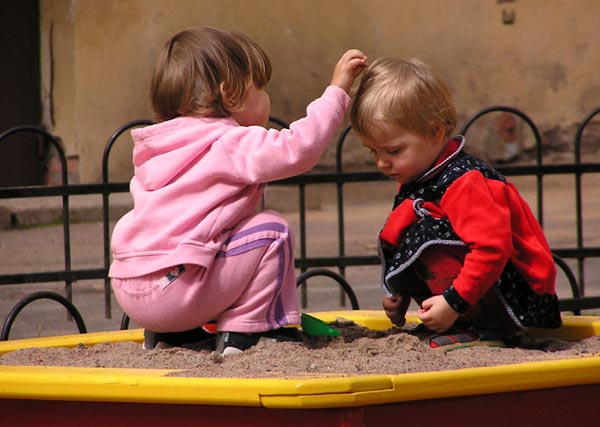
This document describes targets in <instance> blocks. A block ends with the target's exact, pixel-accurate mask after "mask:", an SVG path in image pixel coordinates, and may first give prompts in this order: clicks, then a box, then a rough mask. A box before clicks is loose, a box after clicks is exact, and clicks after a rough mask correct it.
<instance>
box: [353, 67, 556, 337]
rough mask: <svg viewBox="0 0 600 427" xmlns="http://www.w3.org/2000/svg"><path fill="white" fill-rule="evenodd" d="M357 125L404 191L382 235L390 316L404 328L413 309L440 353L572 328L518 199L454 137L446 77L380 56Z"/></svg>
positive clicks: (539, 237) (367, 77)
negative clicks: (414, 306)
mask: <svg viewBox="0 0 600 427" xmlns="http://www.w3.org/2000/svg"><path fill="white" fill-rule="evenodd" d="M351 121H352V126H353V128H354V130H355V131H356V133H357V134H358V135H359V137H360V138H361V140H362V142H363V144H364V146H365V147H366V148H368V149H369V150H370V151H371V153H372V155H373V158H374V160H375V162H376V165H377V167H378V168H379V169H380V170H381V171H382V172H383V173H385V174H386V175H388V176H390V177H391V178H393V179H395V180H396V181H397V182H398V183H399V184H400V185H399V191H398V194H397V195H396V196H395V200H394V206H393V210H392V212H391V213H390V215H389V217H388V219H387V220H386V222H385V225H384V227H383V229H382V230H381V232H380V234H379V236H378V243H379V256H380V258H381V262H382V269H383V272H382V273H383V274H382V278H383V279H382V288H383V291H384V293H385V297H384V298H383V308H384V310H385V312H386V314H387V316H388V317H389V318H390V319H391V320H392V322H393V323H394V324H396V325H398V326H402V325H404V323H405V314H406V311H407V309H408V307H409V304H410V301H411V299H414V300H415V301H416V302H417V303H418V305H419V306H420V308H419V310H418V316H419V318H420V320H421V321H422V322H423V324H424V325H425V326H426V327H427V328H428V329H430V330H432V331H434V332H436V333H438V335H435V336H433V338H431V340H430V345H431V346H432V347H444V348H450V346H464V345H475V344H481V341H482V340H486V341H487V340H493V341H494V342H496V343H499V344H501V343H502V342H501V340H506V339H507V338H509V337H514V336H515V335H517V334H519V333H520V332H521V331H523V330H524V328H528V327H541V328H557V327H559V326H561V324H562V322H561V317H560V311H559V307H558V298H557V296H556V293H555V276H556V269H555V266H554V260H553V256H552V253H551V252H550V248H549V246H548V243H547V241H546V238H545V236H544V233H543V231H542V229H541V227H540V225H539V223H538V222H537V220H536V218H535V217H534V215H533V213H532V212H531V210H530V208H529V206H528V205H527V203H526V202H525V201H524V200H523V198H522V197H521V196H520V194H519V192H518V191H517V189H516V188H515V187H514V185H512V184H511V183H510V182H509V181H508V180H507V179H506V178H505V177H504V176H502V175H501V174H500V173H499V172H498V171H496V170H494V169H493V168H492V167H491V166H489V165H487V164H486V163H485V162H483V161H482V160H480V159H478V158H476V157H474V156H472V155H470V154H468V153H466V152H465V151H464V146H465V138H464V137H463V136H456V137H452V136H451V135H452V133H453V132H454V129H455V127H456V111H455V108H454V105H453V103H452V99H451V96H450V92H449V89H448V86H447V84H446V82H445V80H444V79H443V77H442V76H441V74H440V73H439V72H438V71H437V70H435V69H434V68H433V67H431V66H429V65H427V64H425V63H424V62H422V61H420V60H405V59H395V58H380V59H378V60H376V61H375V62H374V63H373V64H372V65H371V66H370V67H369V68H368V70H367V71H366V72H365V74H364V76H363V78H362V80H361V82H360V85H359V87H358V90H357V93H356V96H355V99H354V103H353V106H352V110H351Z"/></svg>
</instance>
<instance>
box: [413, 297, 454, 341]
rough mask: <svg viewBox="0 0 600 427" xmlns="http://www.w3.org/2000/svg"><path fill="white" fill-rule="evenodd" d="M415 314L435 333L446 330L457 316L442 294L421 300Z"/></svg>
mask: <svg viewBox="0 0 600 427" xmlns="http://www.w3.org/2000/svg"><path fill="white" fill-rule="evenodd" d="M417 315H418V316H419V319H421V321H422V322H423V323H424V324H425V326H427V327H428V328H429V329H431V330H432V331H435V332H437V333H442V332H444V331H446V330H447V329H448V328H450V326H452V325H453V324H454V322H455V321H456V319H458V317H459V314H458V313H457V312H456V311H454V310H453V309H452V307H450V306H449V305H448V303H447V302H446V299H445V298H444V296H443V295H435V296H432V297H431V298H427V299H426V300H425V301H423V303H421V308H420V309H419V310H418V311H417Z"/></svg>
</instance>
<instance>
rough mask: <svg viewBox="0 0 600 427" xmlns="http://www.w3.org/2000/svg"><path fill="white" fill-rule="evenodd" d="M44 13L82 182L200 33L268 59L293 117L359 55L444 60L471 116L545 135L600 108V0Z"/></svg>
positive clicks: (76, 0)
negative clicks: (181, 37) (188, 40)
mask: <svg viewBox="0 0 600 427" xmlns="http://www.w3.org/2000/svg"><path fill="white" fill-rule="evenodd" d="M40 4H41V30H42V31H41V32H42V86H43V88H42V91H43V93H42V96H43V98H44V103H45V115H44V118H45V119H44V120H45V124H46V126H48V127H49V128H50V129H51V130H52V131H53V132H54V133H55V134H57V135H59V136H61V137H62V138H63V140H64V144H65V146H66V148H67V153H68V154H75V155H78V156H79V158H80V174H81V181H82V182H97V181H99V180H100V176H101V156H102V152H103V149H104V145H105V143H106V141H107V139H108V138H109V136H110V135H111V134H112V132H113V131H114V130H115V129H117V128H118V127H119V126H120V125H122V124H123V123H125V122H128V121H130V120H133V119H138V118H151V111H150V108H149V103H148V97H147V90H148V82H149V78H150V72H151V69H152V67H153V64H154V60H155V58H156V56H157V54H158V51H159V49H160V48H161V47H162V45H163V44H164V42H165V41H166V39H167V38H168V37H170V36H171V35H172V34H174V33H175V32H176V31H179V30H181V29H184V28H187V27H190V26H194V25H212V26H218V27H223V28H227V29H235V30H238V31H241V32H244V33H246V34H248V35H249V36H250V37H252V38H253V39H255V40H256V41H257V42H258V43H260V44H261V45H262V46H263V47H264V48H265V49H266V51H267V52H268V53H269V54H270V56H271V59H272V62H273V66H274V74H273V78H272V81H271V84H270V85H269V91H270V93H271V100H272V113H273V114H274V115H276V116H278V117H281V118H283V119H286V120H288V121H291V120H293V119H295V118H297V117H299V116H300V115H302V114H303V111H304V108H305V106H306V104H307V103H308V102H310V100H312V99H313V98H315V97H316V96H318V95H319V94H320V93H321V91H322V90H323V88H324V87H325V85H326V84H327V83H328V82H329V77H330V73H331V69H332V67H333V65H334V64H335V62H336V61H337V59H338V57H339V55H340V54H341V53H342V52H343V51H345V50H346V49H347V48H351V47H355V48H359V49H362V50H364V51H365V52H366V53H367V54H368V55H369V57H370V58H371V59H374V58H376V57H378V56H389V55H402V56H417V57H421V58H423V59H425V60H426V61H428V62H430V63H432V64H434V65H435V66H437V67H438V68H440V69H441V71H442V72H443V74H444V75H445V76H446V78H447V79H448V81H449V83H450V85H451V88H452V91H453V93H454V96H455V101H456V104H457V108H458V111H459V113H460V114H461V117H462V118H464V117H466V116H468V115H471V114H473V113H475V112H476V111H478V110H479V109H481V108H483V107H486V106H490V105H495V104H505V105H511V106H514V107H517V108H520V109H522V110H523V111H525V112H526V113H527V114H529V115H530V116H531V117H532V118H533V119H534V121H535V122H536V123H537V124H538V125H539V126H540V128H541V129H542V130H544V129H550V128H553V127H555V126H565V127H567V126H570V125H572V124H573V123H576V122H578V121H579V120H581V119H582V118H583V116H584V115H585V114H586V113H587V112H588V111H589V110H591V109H592V108H593V107H596V106H598V105H600V74H599V73H598V70H600V43H598V40H600V2H598V1H597V0H528V1H524V0H515V1H513V2H510V1H509V2H506V1H498V0H453V1H447V0H429V1H422V0H402V1H400V0H369V1H366V0H365V1H360V0H327V1H324V0H286V1H281V0H101V1H100V0H71V1H68V0H41V2H40ZM503 10H504V11H505V12H504V13H508V14H511V13H514V17H515V20H514V23H513V24H508V25H507V24H504V23H503ZM51 26H52V31H53V35H52V37H51V38H50V27H51ZM50 39H51V40H50ZM50 46H52V55H50ZM51 56H52V60H51V59H50V58H51ZM51 69H52V70H53V72H52V75H51V72H50V70H51ZM50 94H51V95H52V97H50ZM51 107H52V108H51ZM124 142H126V143H124ZM130 151H131V147H130V145H129V142H128V141H120V143H119V144H118V145H117V146H116V148H115V149H114V152H113V155H112V156H111V158H112V160H111V163H110V170H111V179H113V180H125V179H128V178H129V176H130V174H131V166H130ZM327 163H331V152H330V153H328V155H327V156H326V158H325V159H324V164H327Z"/></svg>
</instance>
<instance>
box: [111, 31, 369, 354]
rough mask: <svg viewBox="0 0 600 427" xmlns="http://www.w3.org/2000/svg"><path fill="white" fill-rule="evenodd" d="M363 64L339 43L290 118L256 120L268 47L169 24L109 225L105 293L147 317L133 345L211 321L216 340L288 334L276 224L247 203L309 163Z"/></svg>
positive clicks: (248, 341)
mask: <svg viewBox="0 0 600 427" xmlns="http://www.w3.org/2000/svg"><path fill="white" fill-rule="evenodd" d="M365 66H366V57H365V55H364V54H363V53H362V52H360V51H358V50H349V51H347V52H346V53H344V54H343V55H342V57H341V58H340V60H339V62H338V63H337V64H336V66H335V69H334V71H333V76H332V79H331V84H330V85H329V86H328V87H327V88H326V89H325V92H324V93H323V94H322V96H321V97H320V98H318V99H316V100H315V101H313V102H312V103H311V104H310V105H309V106H308V108H307V112H306V116H305V117H304V118H302V119H300V120H297V121H295V122H294V123H292V124H291V125H290V128H289V129H283V130H275V129H269V130H267V129H266V128H265V125H266V123H267V121H268V118H269V113H270V100H269V95H268V94H267V92H265V87H266V85H267V83H268V82H269V79H270V76H271V64H270V61H269V59H268V57H267V55H266V53H265V52H264V51H263V49H261V48H260V47H259V46H258V45H257V44H256V43H254V42H253V41H252V40H250V39H249V38H248V37H246V36H244V35H242V34H239V33H232V32H228V31H223V30H219V29H215V28H209V27H198V28H193V29H189V30H185V31H182V32H180V33H178V34H176V35H175V36H174V37H173V38H171V40H169V41H168V42H167V44H166V45H165V47H164V49H163V51H162V53H161V55H160V58H159V60H158V63H157V65H156V68H155V70H154V74H153V77H152V83H151V91H150V94H151V101H152V105H153V108H154V111H155V113H156V119H157V124H155V125H152V126H148V127H145V128H140V129H135V130H133V131H132V137H133V141H134V150H133V163H134V167H135V173H134V177H133V179H132V180H131V186H130V189H131V194H132V195H133V199H134V208H133V210H132V211H130V212H129V213H127V214H126V215H125V216H123V218H121V219H120V220H119V222H118V223H117V224H116V226H115V228H114V231H113V234H112V241H111V245H112V253H113V262H112V265H111V268H110V273H109V274H110V277H111V278H112V284H113V289H114V292H115V296H116V298H117V300H118V302H119V304H120V305H121V307H122V308H123V310H124V311H125V312H126V313H127V315H128V316H129V317H130V318H131V319H132V320H133V321H135V322H136V323H137V324H139V325H140V326H142V327H143V328H144V329H145V344H144V345H145V347H146V348H155V347H156V346H157V345H163V344H161V343H167V344H178V343H180V341H181V340H183V341H185V340H186V339H191V338H192V337H193V336H194V335H195V331H197V330H198V328H199V327H200V326H201V325H203V324H205V323H207V322H209V321H212V320H215V319H216V322H217V331H218V335H217V351H219V352H220V353H222V354H224V355H227V354H235V353H239V352H240V351H243V350H245V349H247V348H249V347H251V346H253V345H255V344H256V343H257V342H258V341H259V340H260V339H261V338H265V337H268V338H271V339H276V340H295V339H298V337H297V335H296V334H297V330H296V329H295V328H283V326H286V325H289V324H297V323H299V321H300V319H299V309H298V304H297V297H296V284H295V269H294V252H293V248H294V243H293V236H292V232H291V229H290V226H289V224H288V222H287V221H286V220H285V219H284V218H283V217H282V216H281V215H279V214H278V213H276V212H274V211H264V212H257V205H258V204H259V201H260V200H261V196H262V194H263V191H264V186H265V184H266V183H268V182H270V181H274V180H279V179H284V178H287V177H290V176H293V175H297V174H301V173H305V172H307V171H309V170H310V169H311V168H313V167H314V166H315V164H316V163H317V161H318V159H319V158H320V156H321V155H322V153H323V152H324V150H325V149H326V147H327V145H328V143H329V141H330V140H331V139H332V137H333V135H334V132H335V131H336V129H337V128H338V127H339V126H340V124H341V123H342V121H343V119H344V117H345V114H346V112H347V109H348V105H349V102H350V98H349V96H348V91H349V90H350V87H351V85H352V83H353V81H354V78H355V77H356V76H357V75H358V74H360V72H361V71H362V70H363V68H364V67H365Z"/></svg>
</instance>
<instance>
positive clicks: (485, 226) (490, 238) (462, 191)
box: [440, 171, 512, 305]
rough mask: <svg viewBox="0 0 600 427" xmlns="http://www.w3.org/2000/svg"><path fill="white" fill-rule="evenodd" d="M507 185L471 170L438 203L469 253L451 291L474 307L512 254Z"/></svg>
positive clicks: (500, 272) (498, 275) (498, 276)
mask: <svg viewBox="0 0 600 427" xmlns="http://www.w3.org/2000/svg"><path fill="white" fill-rule="evenodd" d="M505 187H506V184H505V183H503V182H502V181H496V180H491V179H486V178H485V177H484V176H483V175H482V174H481V173H480V172H479V171H471V172H468V173H466V174H465V175H463V176H462V177H460V178H459V179H457V180H456V181H455V182H454V183H453V184H452V185H451V186H450V187H449V188H448V190H446V193H445V194H444V196H443V197H442V200H441V201H440V203H441V206H442V209H443V210H444V212H446V214H447V215H448V219H449V220H450V223H451V224H452V227H453V228H454V231H455V232H456V233H457V234H458V236H459V237H460V238H461V239H462V240H463V241H464V242H465V243H466V244H467V246H468V248H469V252H468V253H467V255H466V256H465V260H464V265H463V268H462V269H461V271H460V273H459V275H458V276H457V277H456V279H455V280H454V283H453V285H454V289H455V290H456V291H457V292H458V293H459V295H460V296H461V297H462V298H463V299H464V300H465V301H466V302H467V303H469V304H471V305H473V304H475V303H476V302H477V301H479V299H481V297H483V295H484V294H485V293H486V292H487V291H488V290H489V289H490V288H491V287H492V285H493V284H494V283H496V281H497V280H498V279H499V278H500V275H501V274H502V271H503V270H504V267H505V265H506V263H507V262H508V260H509V259H510V256H511V254H512V232H511V215H510V208H509V206H508V203H507V199H506V195H505Z"/></svg>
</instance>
